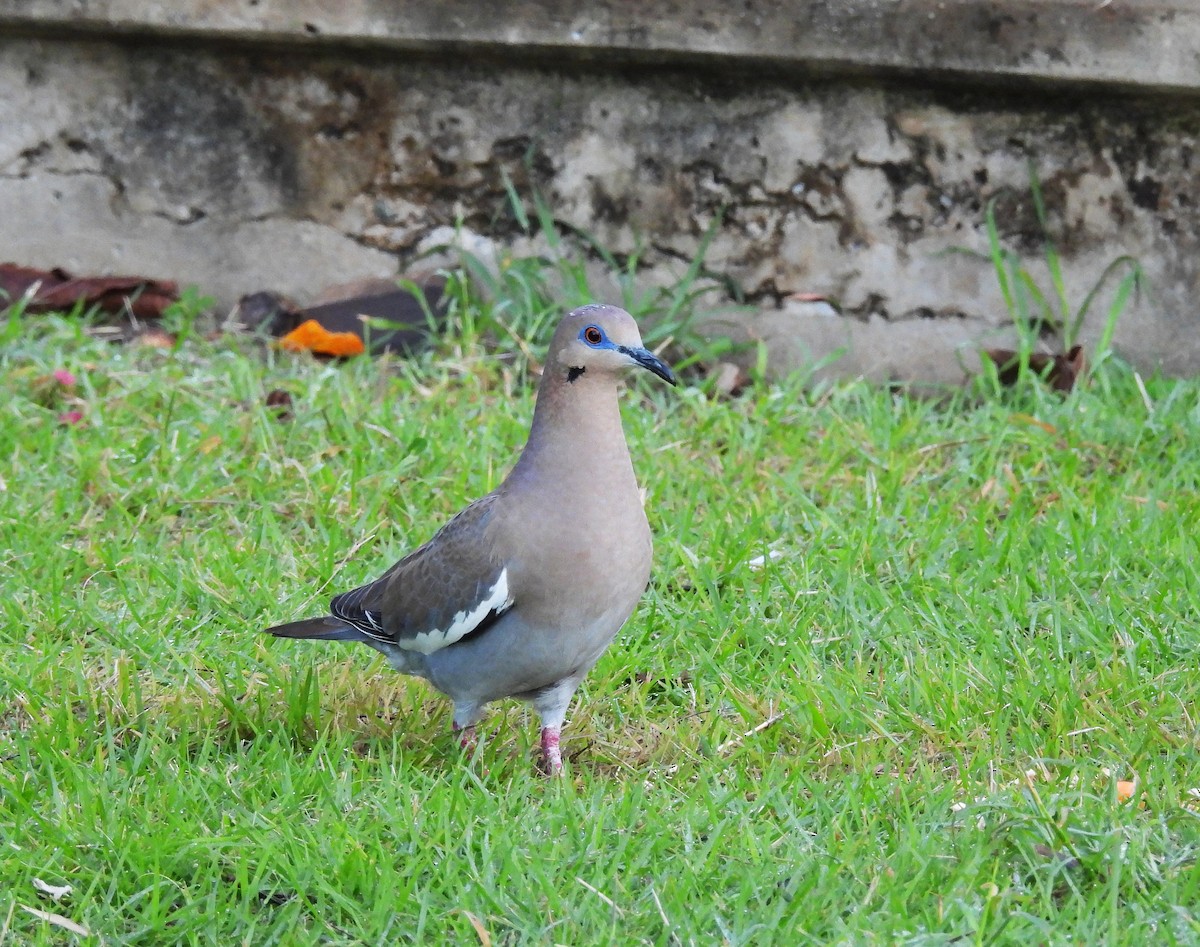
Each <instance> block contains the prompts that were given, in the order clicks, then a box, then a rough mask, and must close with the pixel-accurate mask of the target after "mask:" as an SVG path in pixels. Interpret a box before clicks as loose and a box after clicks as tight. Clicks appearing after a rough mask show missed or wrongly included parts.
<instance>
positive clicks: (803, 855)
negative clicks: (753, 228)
mask: <svg viewBox="0 0 1200 947" xmlns="http://www.w3.org/2000/svg"><path fill="white" fill-rule="evenodd" d="M80 326H81V323H80V322H79V321H78V320H71V319H65V318H57V317H43V316H39V317H32V316H27V317H25V318H13V319H11V320H10V321H9V322H8V323H7V328H4V327H3V326H0V334H2V335H3V339H2V342H0V399H2V400H0V453H2V455H3V462H2V463H0V567H2V569H3V576H4V581H3V587H4V593H5V594H4V595H3V596H2V597H0V615H2V619H0V643H2V645H3V650H2V651H0V655H2V656H0V692H2V694H3V697H2V699H0V942H5V943H7V942H11V943H17V944H26V943H29V944H58V943H71V942H80V943H99V942H103V943H105V944H125V943H130V944H133V943H136V944H198V945H199V944H205V945H207V944H242V943H244V944H254V945H263V944H362V943H365V944H380V943H384V942H389V943H437V942H448V943H461V944H471V943H484V944H488V943H490V944H525V943H531V944H571V945H579V944H609V943H647V944H698V945H705V944H716V943H729V944H747V943H754V944H765V943H781V944H806V943H812V944H824V943H846V944H899V943H904V944H950V943H954V944H995V943H1011V944H1031V943H1044V944H1087V945H1092V944H1128V945H1144V944H1149V943H1163V944H1170V943H1181V944H1190V943H1198V942H1200V908H1198V907H1197V906H1198V905H1200V866H1198V862H1197V859H1198V858H1200V730H1198V722H1197V716H1196V715H1197V710H1196V708H1197V703H1198V701H1200V636H1198V635H1197V616H1198V615H1200V575H1198V572H1197V569H1198V566H1197V562H1198V561H1200V555H1198V551H1197V537H1198V536H1200V500H1198V497H1197V487H1198V480H1200V437H1198V436H1197V433H1196V432H1197V430H1198V429H1200V383H1197V382H1195V381H1186V382H1183V381H1174V380H1165V379H1156V378H1145V379H1142V378H1139V377H1137V376H1136V375H1135V374H1134V373H1133V372H1132V371H1131V370H1129V369H1128V368H1125V367H1123V366H1121V365H1120V364H1119V363H1118V362H1115V361H1113V362H1109V363H1107V364H1106V365H1104V366H1103V367H1102V369H1101V370H1100V374H1099V376H1098V377H1097V378H1096V379H1094V380H1093V382H1092V384H1090V385H1089V386H1087V387H1086V388H1084V389H1080V390H1076V391H1075V392H1073V393H1071V394H1070V395H1068V396H1066V397H1061V396H1058V395H1054V394H1050V393H1045V392H1042V391H1040V390H1039V389H1038V387H1037V386H1036V385H1030V386H1027V387H1025V388H1023V389H1022V390H1019V391H1017V392H1015V393H1005V394H1003V395H997V394H995V393H984V394H980V393H979V392H976V393H974V394H970V395H960V396H954V397H949V398H947V399H944V400H942V401H933V400H918V399H913V398H907V397H903V396H900V395H896V394H893V393H889V392H886V391H882V390H878V389H872V388H868V387H865V386H862V385H856V384H846V385H839V386H833V387H825V388H820V389H818V390H815V391H813V390H806V389H804V388H803V387H802V386H801V384H800V383H799V382H798V381H797V382H795V383H788V384H782V385H776V386H767V385H764V384H759V385H756V386H754V387H752V388H751V389H750V390H749V391H748V392H747V393H745V394H744V395H742V396H740V397H738V398H734V399H729V398H718V397H714V396H713V395H712V394H711V392H708V391H706V390H704V389H703V388H702V387H697V386H695V385H692V386H688V385H685V386H682V387H681V388H678V389H667V388H666V387H665V386H662V385H655V384H653V381H654V380H653V379H650V380H649V381H648V382H645V383H643V382H641V381H639V382H637V383H636V384H635V386H634V387H633V388H632V389H631V390H629V391H628V392H626V394H625V398H624V404H625V410H624V413H625V419H626V430H627V433H628V436H629V440H630V442H631V445H632V446H633V450H634V454H635V463H636V466H637V468H638V472H639V476H640V478H641V482H642V484H643V485H644V487H645V489H646V494H647V504H648V508H649V511H650V519H651V524H652V527H653V528H654V530H655V534H656V550H655V570H654V578H653V582H652V586H651V588H650V589H649V590H648V592H647V594H646V595H645V597H644V599H643V601H642V603H641V605H640V607H639V608H638V610H637V612H636V613H635V615H634V617H633V618H632V619H631V620H630V622H629V624H628V625H627V626H626V628H625V630H624V632H623V633H622V635H621V636H620V638H619V639H618V641H617V642H616V644H615V645H614V646H613V647H612V649H610V651H609V652H608V654H607V655H606V656H605V657H604V658H603V659H602V660H601V662H600V663H599V665H598V666H597V667H596V668H595V670H594V671H593V672H592V674H591V676H590V678H589V679H588V681H587V682H586V683H585V685H584V687H583V689H582V690H581V692H580V695H579V697H578V698H577V701H576V704H575V707H574V709H573V712H572V714H571V716H570V718H569V720H568V726H567V728H566V730H565V731H564V744H563V745H564V751H565V756H566V758H567V759H568V763H567V776H566V778H564V779H562V780H547V779H545V778H542V777H540V776H539V775H538V774H537V772H536V769H535V765H534V760H535V754H536V737H537V733H536V720H535V719H533V717H532V716H531V714H530V713H529V712H528V711H527V710H526V709H525V708H524V707H522V706H520V705H516V704H506V705H498V706H496V707H494V708H493V710H492V712H491V713H490V714H489V716H487V717H486V718H485V721H484V723H483V725H482V727H481V734H482V737H483V740H482V744H481V746H480V747H479V749H478V750H477V752H476V753H475V755H474V756H473V757H471V756H467V757H464V756H463V754H462V752H461V751H460V750H459V748H458V746H457V743H456V742H455V740H454V739H453V737H452V736H451V734H450V732H449V707H448V704H447V703H446V702H445V701H443V700H442V699H441V698H439V697H438V695H436V694H435V693H433V692H432V691H431V690H430V689H429V688H428V687H427V686H426V685H424V684H423V683H422V682H419V681H414V680H408V679H404V678H401V677H399V676H397V675H395V674H393V673H391V672H390V671H389V670H388V669H387V667H386V666H385V664H384V662H383V660H382V659H381V658H380V657H378V656H376V655H375V653H374V652H372V651H370V650H369V649H367V648H364V647H361V646H352V645H345V644H338V643H318V642H287V641H280V640H274V639H269V638H266V637H264V636H262V635H260V634H259V633H258V632H259V629H261V628H263V627H264V626H266V625H268V624H271V623H275V622H280V621H285V620H288V619H292V618H297V617H301V616H303V615H305V614H308V613H315V612H317V611H320V610H322V609H323V608H324V605H325V602H326V600H327V599H328V598H329V597H330V595H331V594H333V593H335V592H337V591H340V590H343V589H346V588H349V587H351V586H353V585H355V584H357V583H360V582H362V581H363V580H365V579H368V578H372V577H374V576H375V575H376V574H378V572H379V571H380V570H381V569H382V568H383V567H385V566H387V565H388V564H390V563H391V562H392V561H393V559H395V558H396V557H398V556H399V555H400V554H401V553H403V552H404V551H405V550H407V549H409V548H410V547H412V546H413V545H415V544H417V543H419V542H422V541H424V540H425V539H426V538H428V537H429V535H430V534H431V533H432V532H433V530H434V529H435V528H436V527H437V526H438V525H439V524H440V523H442V522H443V521H445V520H446V519H447V518H448V517H449V516H450V515H451V514H452V513H453V512H454V511H456V510H457V509H458V508H459V507H460V506H461V505H462V504H463V503H465V502H466V501H468V500H469V499H472V498H474V497H476V496H478V495H480V494H481V493H483V492H485V491H487V490H488V489H490V488H491V487H492V486H494V485H495V484H496V483H497V482H498V481H499V479H500V478H501V477H502V476H503V474H504V472H505V470H506V468H507V466H508V464H509V463H510V462H511V461H512V460H513V458H514V452H515V450H516V449H517V448H518V447H519V446H520V445H521V443H522V442H523V438H524V434H525V429H526V426H527V424H528V421H529V418H530V415H531V412H532V407H533V392H532V387H531V384H530V381H529V377H528V374H527V372H526V369H525V360H524V359H523V358H522V357H519V355H518V354H517V353H519V351H520V349H521V348H522V347H523V344H524V340H521V341H522V345H515V344H506V345H502V346H501V348H500V352H499V355H497V354H496V352H497V350H496V348H495V346H489V345H486V344H484V340H483V339H482V337H477V336H476V335H475V334H473V333H468V335H467V336H466V337H465V338H455V339H451V340H450V341H447V342H446V343H445V344H443V345H442V346H440V347H439V348H438V349H437V350H436V351H435V352H433V353H430V354H427V355H425V356H422V357H421V358H419V359H416V360H414V361H410V362H403V361H394V360H377V359H368V358H360V359H356V360H351V361H348V362H346V363H344V364H324V363H320V362H317V361H315V360H313V359H311V358H309V357H307V356H297V355H291V354H286V353H281V352H278V351H274V350H271V349H269V348H267V347H265V346H263V345H262V344H260V343H259V342H257V341H253V340H249V339H246V338H242V339H238V338H230V337H226V338H223V339H221V340H218V341H215V342H207V341H204V340H201V339H191V340H188V341H186V342H184V343H183V344H182V345H180V346H179V347H178V348H177V349H176V350H174V351H171V350H162V349H157V348H148V347H138V346H117V345H110V344H109V343H106V342H103V341H99V340H97V339H95V338H93V337H92V336H91V335H90V334H89V333H88V332H86V331H84V329H83V328H81V327H80ZM541 341H542V339H533V340H531V342H530V345H529V348H530V349H531V350H532V351H533V352H535V353H536V352H537V351H538V345H539V343H540V342H541ZM509 342H510V343H511V339H510V340H509ZM501 356H503V357H501ZM58 369H65V370H67V371H69V372H71V373H72V374H73V375H74V376H75V384H74V386H73V387H64V386H63V385H62V384H61V383H60V382H56V381H54V380H53V378H52V377H49V376H52V373H53V372H54V371H55V370H58ZM272 389H283V390H286V391H288V392H289V393H290V394H291V396H292V399H293V406H292V416H291V417H289V418H285V419H282V420H281V419H280V418H278V417H277V415H276V410H275V409H274V408H272V407H268V406H267V405H266V403H265V396H266V393H267V392H268V391H270V390H272ZM980 391H982V389H980ZM70 410H77V411H79V412H80V413H81V414H82V420H81V421H79V423H70V421H69V419H66V418H62V417H61V416H62V415H63V414H64V412H67V411H70ZM1130 784H1132V785H1130ZM34 879H39V880H40V881H43V882H46V883H48V884H49V885H70V886H71V888H72V890H71V892H70V893H69V894H68V895H66V896H65V897H63V898H62V899H61V900H57V901H56V900H54V899H53V898H52V897H51V896H49V895H46V894H43V893H39V892H38V890H37V889H36V888H35V882H34ZM30 908H32V909H34V911H37V912H42V915H43V916H38V915H37V914H35V913H33V912H31V911H30V910H29V909H30ZM46 915H50V916H53V915H57V916H58V917H57V918H54V917H51V918H50V919H47V918H46V917H45V916H46ZM64 920H66V921H69V922H71V923H74V924H76V925H79V926H81V927H82V928H84V929H86V931H88V932H90V933H89V934H87V935H84V934H78V933H71V932H70V930H69V929H68V928H65V927H63V926H62V925H63V923H64Z"/></svg>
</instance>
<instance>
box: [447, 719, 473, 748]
mask: <svg viewBox="0 0 1200 947" xmlns="http://www.w3.org/2000/svg"><path fill="white" fill-rule="evenodd" d="M450 729H451V730H453V731H454V732H455V733H457V734H458V745H459V746H461V747H462V748H463V749H464V750H466V751H467V752H471V751H473V750H474V749H475V744H476V742H477V741H476V739H475V725H474V724H471V725H470V726H467V727H460V726H459V725H458V724H456V723H452V724H450Z"/></svg>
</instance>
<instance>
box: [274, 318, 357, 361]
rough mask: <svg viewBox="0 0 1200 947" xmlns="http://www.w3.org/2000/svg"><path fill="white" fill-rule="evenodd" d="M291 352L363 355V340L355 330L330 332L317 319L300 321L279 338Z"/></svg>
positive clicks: (280, 342) (280, 343) (282, 345)
mask: <svg viewBox="0 0 1200 947" xmlns="http://www.w3.org/2000/svg"><path fill="white" fill-rule="evenodd" d="M279 345H280V346H281V347H282V348H285V349H287V350H288V351H289V352H315V353H316V354H318V355H338V356H341V357H343V358H345V357H346V356H349V355H362V353H363V352H364V351H365V350H364V348H363V340H362V339H360V338H359V337H358V336H357V335H355V334H354V333H353V332H330V331H329V330H328V329H326V328H325V327H324V326H323V325H321V323H319V322H317V320H316V319H309V320H307V321H305V322H302V323H300V325H298V326H296V328H294V329H293V330H292V331H291V332H289V333H288V334H287V335H285V336H284V337H283V338H282V339H280V340H279Z"/></svg>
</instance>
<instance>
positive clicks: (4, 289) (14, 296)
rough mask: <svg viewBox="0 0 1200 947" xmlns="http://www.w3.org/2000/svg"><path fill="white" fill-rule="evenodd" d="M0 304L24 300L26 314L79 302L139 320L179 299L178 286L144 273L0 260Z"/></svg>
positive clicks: (67, 306) (53, 309) (67, 307)
mask: <svg viewBox="0 0 1200 947" xmlns="http://www.w3.org/2000/svg"><path fill="white" fill-rule="evenodd" d="M0 293H2V294H3V298H0V306H2V307H4V308H7V306H9V305H10V304H12V303H14V302H17V301H18V300H20V299H26V303H25V311H26V312H28V313H39V312H55V311H59V310H63V309H71V308H72V307H74V306H75V305H76V304H77V303H80V302H82V303H83V305H85V306H87V307H89V308H90V307H92V306H95V307H97V308H99V309H100V310H101V311H103V312H109V313H124V312H130V313H132V314H133V315H134V316H137V317H138V318H140V319H157V318H159V317H160V316H162V314H163V310H164V309H166V308H167V306H169V305H171V303H174V302H177V301H178V300H179V286H178V285H177V284H175V283H173V282H171V281H170V280H155V279H150V278H149V277H145V276H80V277H75V276H72V275H71V274H70V273H68V272H67V271H66V270H64V269H61V268H58V267H56V268H55V269H52V270H39V269H37V268H35V267H30V266H20V265H18V264H16V263H0Z"/></svg>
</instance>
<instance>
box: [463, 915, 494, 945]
mask: <svg viewBox="0 0 1200 947" xmlns="http://www.w3.org/2000/svg"><path fill="white" fill-rule="evenodd" d="M459 911H460V912H461V913H462V914H463V915H464V916H465V917H466V919H467V920H468V921H470V922H471V926H472V927H473V928H475V933H476V934H478V935H479V943H480V947H492V935H491V934H489V933H488V930H487V928H486V927H484V926H483V921H481V920H480V919H479V918H478V916H476V915H474V914H472V913H471V912H470V911H468V910H466V909H465V908H460V909H459Z"/></svg>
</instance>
